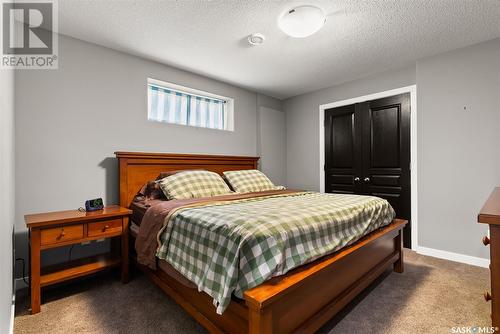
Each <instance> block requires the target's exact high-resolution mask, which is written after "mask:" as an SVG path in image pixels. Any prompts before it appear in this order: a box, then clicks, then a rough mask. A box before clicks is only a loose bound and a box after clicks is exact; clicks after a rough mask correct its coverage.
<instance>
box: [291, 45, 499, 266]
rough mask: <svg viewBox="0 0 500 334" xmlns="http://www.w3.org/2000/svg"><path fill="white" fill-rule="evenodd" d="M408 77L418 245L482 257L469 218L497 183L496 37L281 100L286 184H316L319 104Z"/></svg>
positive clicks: (478, 230) (476, 228)
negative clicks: (413, 94)
mask: <svg viewBox="0 0 500 334" xmlns="http://www.w3.org/2000/svg"><path fill="white" fill-rule="evenodd" d="M415 83H416V84H417V127H418V130H417V131H418V136H417V137H418V143H417V146H418V149H417V150H418V203H419V207H418V236H419V245H420V246H424V247H430V248H434V249H439V250H444V251H449V252H454V253H459V254H465V255H470V256H475V257H482V258H487V257H488V249H487V247H484V246H482V245H481V244H480V242H479V240H480V238H481V236H482V235H484V234H485V231H486V228H485V227H484V226H480V225H479V224H476V223H475V222H476V216H477V213H478V211H479V209H480V208H481V205H482V203H483V202H484V201H485V199H486V198H487V196H488V194H489V193H490V192H491V190H492V188H493V187H494V186H495V185H497V186H498V185H500V149H499V148H498V145H499V144H500V107H499V103H498V101H499V100H498V96H499V95H500V40H494V41H490V42H485V43H482V44H478V45H474V46H471V47H468V48H464V49H460V50H455V51H452V52H449V53H446V54H442V55H437V56H434V57H430V58H427V59H422V60H419V61H418V62H417V63H416V65H415V66H410V67H408V68H406V69H401V70H398V71H391V72H386V73H382V74H380V75H376V76H372V77H368V78H365V79H361V80H356V81H353V82H349V83H346V84H342V85H338V86H334V87H331V88H328V89H323V90H320V91H317V92H313V93H309V94H304V95H301V96H297V97H293V98H290V99H288V100H286V101H284V103H283V104H284V109H285V111H286V122H287V128H286V130H287V184H288V186H290V187H300V188H306V189H315V190H318V189H319V138H318V136H319V133H318V131H319V124H318V123H319V119H318V114H319V105H321V104H325V103H328V102H334V101H339V100H344V99H348V98H353V97H358V96H363V95H367V94H371V93H377V92H381V91H385V90H390V89H394V88H399V87H403V86H408V85H411V84H415ZM464 106H466V108H467V111H464V109H463V108H464Z"/></svg>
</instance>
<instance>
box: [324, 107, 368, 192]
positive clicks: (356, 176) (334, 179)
mask: <svg viewBox="0 0 500 334" xmlns="http://www.w3.org/2000/svg"><path fill="white" fill-rule="evenodd" d="M358 118H359V111H358V112H356V106H355V105H350V106H345V107H339V108H334V109H329V110H326V111H325V191H326V192H328V193H344V194H359V193H361V191H362V187H363V183H362V182H361V178H360V177H361V174H362V164H361V162H362V161H361V159H362V158H363V156H362V150H361V139H362V138H361V130H362V123H361V122H360V119H358Z"/></svg>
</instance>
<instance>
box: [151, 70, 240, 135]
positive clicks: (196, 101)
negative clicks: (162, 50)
mask: <svg viewBox="0 0 500 334" xmlns="http://www.w3.org/2000/svg"><path fill="white" fill-rule="evenodd" d="M178 87H179V86H177V85H173V84H168V83H163V84H161V83H158V82H157V81H156V80H154V82H151V81H149V80H148V105H149V106H148V120H150V121H157V122H167V123H173V124H180V125H189V126H196V127H202V128H209V129H219V130H232V129H231V126H230V120H229V118H230V117H229V116H232V115H229V112H231V113H232V100H230V99H228V98H223V97H216V96H215V95H213V94H210V93H206V92H202V91H196V90H194V89H190V88H186V87H183V88H185V89H182V88H178Z"/></svg>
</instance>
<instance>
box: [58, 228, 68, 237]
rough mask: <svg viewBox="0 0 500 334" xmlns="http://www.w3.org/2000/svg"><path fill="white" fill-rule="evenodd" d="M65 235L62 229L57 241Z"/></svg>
mask: <svg viewBox="0 0 500 334" xmlns="http://www.w3.org/2000/svg"><path fill="white" fill-rule="evenodd" d="M65 235H66V232H64V229H62V230H61V234H59V238H58V239H61V238H62V237H64V236H65Z"/></svg>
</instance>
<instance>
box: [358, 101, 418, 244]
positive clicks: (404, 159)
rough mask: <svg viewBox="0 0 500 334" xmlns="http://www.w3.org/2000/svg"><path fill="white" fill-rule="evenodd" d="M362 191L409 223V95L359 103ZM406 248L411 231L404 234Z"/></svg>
mask: <svg viewBox="0 0 500 334" xmlns="http://www.w3.org/2000/svg"><path fill="white" fill-rule="evenodd" d="M362 105H363V107H362V109H363V116H364V117H363V191H364V193H365V194H368V195H373V196H378V197H382V198H384V199H386V200H387V201H389V203H390V204H391V205H392V207H393V208H394V210H395V211H396V215H397V217H398V218H403V219H408V221H409V220H410V213H411V209H410V206H411V205H410V94H402V95H397V96H391V97H387V98H383V99H379V100H374V101H369V102H365V103H363V104H362ZM403 235H404V240H403V241H404V245H405V247H409V246H410V240H411V229H410V225H409V224H408V225H407V226H406V227H405V229H404V231H403Z"/></svg>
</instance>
